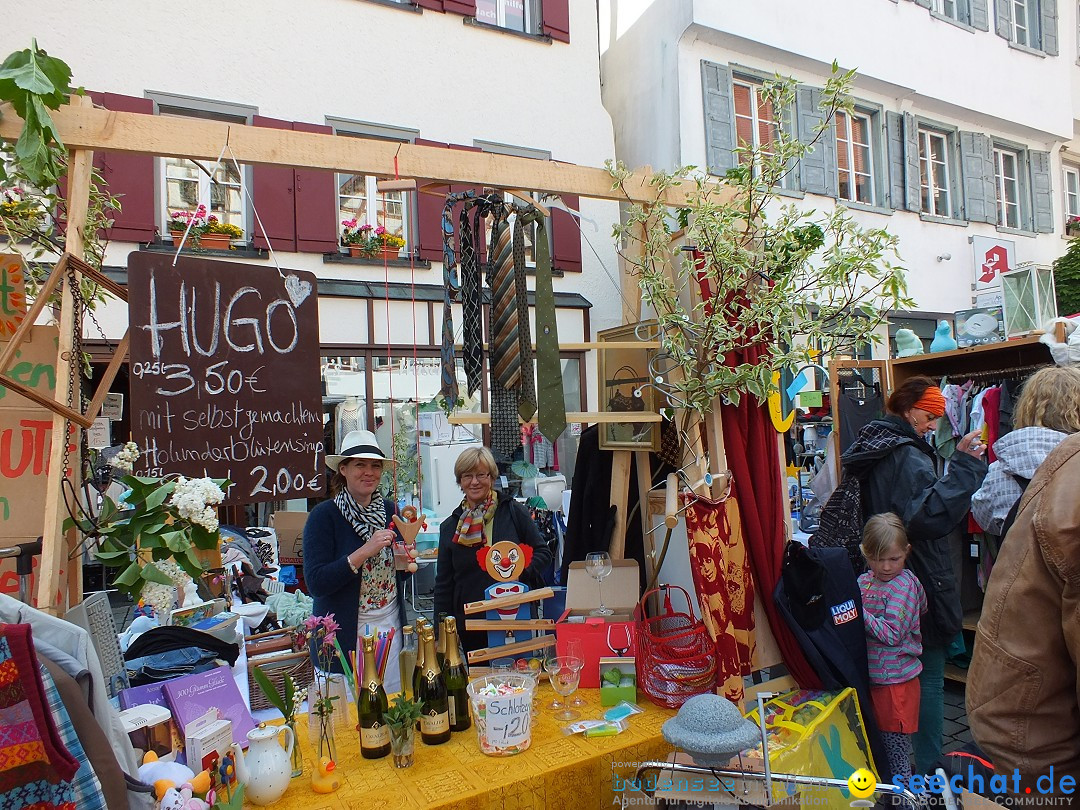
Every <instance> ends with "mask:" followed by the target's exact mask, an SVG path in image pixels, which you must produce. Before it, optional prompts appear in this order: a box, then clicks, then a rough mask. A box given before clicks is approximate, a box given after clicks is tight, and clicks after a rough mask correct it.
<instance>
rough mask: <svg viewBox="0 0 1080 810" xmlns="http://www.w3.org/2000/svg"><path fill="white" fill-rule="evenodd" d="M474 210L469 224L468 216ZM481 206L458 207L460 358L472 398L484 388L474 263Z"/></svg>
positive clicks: (470, 203) (481, 327) (477, 275)
mask: <svg viewBox="0 0 1080 810" xmlns="http://www.w3.org/2000/svg"><path fill="white" fill-rule="evenodd" d="M472 208H476V209H477V211H476V215H475V216H474V217H473V218H472V220H471V221H470V217H469V213H470V210H471V209H472ZM481 219H482V216H481V212H480V206H479V204H478V203H474V202H473V201H471V200H468V201H466V202H465V204H464V205H463V206H462V207H461V218H460V220H459V221H458V239H459V240H460V243H461V324H462V334H461V354H462V362H463V363H464V364H465V379H466V380H468V390H469V395H470V396H472V395H473V394H475V393H476V392H477V391H479V390H480V388H481V386H482V385H483V374H484V348H483V344H484V324H483V317H482V315H481V303H480V295H481V293H480V267H479V266H478V264H477V260H476V258H477V257H476V247H475V246H476V245H477V244H478V240H479V236H480V221H481Z"/></svg>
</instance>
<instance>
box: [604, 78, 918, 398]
mask: <svg viewBox="0 0 1080 810" xmlns="http://www.w3.org/2000/svg"><path fill="white" fill-rule="evenodd" d="M853 75H854V74H853V72H851V71H841V70H840V69H839V67H838V66H837V65H836V64H835V63H834V64H833V72H832V76H831V77H830V79H829V80H828V81H827V82H826V86H825V88H824V90H823V91H822V95H821V104H820V110H821V122H820V124H819V125H818V126H817V127H816V128H815V131H814V135H813V138H812V139H811V140H810V142H802V141H799V140H798V139H797V138H796V137H795V136H794V135H793V134H792V133H791V127H789V126H777V127H776V129H775V130H774V132H773V137H772V139H771V140H769V141H767V142H765V143H763V144H760V145H758V146H754V145H752V144H746V143H742V144H740V145H739V147H738V148H737V149H736V155H737V158H738V160H739V162H738V165H737V166H736V167H735V168H733V169H731V170H730V171H728V172H727V174H726V175H725V178H724V180H725V183H724V185H723V186H720V185H717V184H716V183H715V182H714V180H713V179H711V178H709V177H708V176H707V175H705V174H704V173H702V172H700V171H697V170H696V169H695V168H694V167H692V166H688V167H681V168H677V169H675V170H674V171H673V172H670V173H658V174H656V175H654V176H653V178H652V185H653V188H654V189H655V191H656V201H655V202H653V203H650V204H647V205H642V204H635V203H631V202H630V200H629V197H627V202H628V206H627V208H628V211H627V217H626V219H625V221H624V222H623V223H622V224H621V225H617V226H616V227H615V235H616V237H618V238H619V239H620V241H621V244H623V245H624V255H625V256H626V258H627V260H628V262H629V264H630V266H631V268H632V272H633V273H634V274H635V275H636V276H637V278H638V281H639V283H640V286H641V289H642V299H643V301H644V302H645V303H646V304H648V305H649V306H650V307H651V308H652V309H653V311H654V313H655V316H656V319H657V321H658V323H659V327H660V333H661V335H660V337H661V345H662V355H663V356H664V357H665V359H666V362H667V365H668V370H669V372H670V371H677V372H678V373H675V374H670V373H669V374H668V379H667V381H666V382H665V384H664V385H665V386H666V387H667V389H668V390H669V391H670V392H671V393H672V394H673V397H674V398H675V399H677V400H680V401H681V402H683V403H685V404H686V405H687V406H689V407H690V408H691V409H693V410H696V411H697V412H699V413H701V414H704V413H706V412H708V411H709V410H710V409H711V408H712V407H713V403H714V401H715V399H716V398H717V397H722V398H723V399H725V400H727V401H729V402H732V403H736V404H737V403H738V402H739V401H740V399H741V397H742V395H743V394H745V393H750V394H753V395H754V396H756V397H758V398H759V399H765V398H766V397H767V396H768V395H769V394H770V393H772V392H773V391H775V384H774V383H773V375H774V373H775V372H779V371H780V370H781V369H784V368H789V369H791V368H795V367H798V366H800V365H803V364H805V363H809V362H813V361H815V360H816V359H817V358H818V357H820V356H821V355H825V356H829V355H833V354H837V353H851V352H853V351H854V350H855V349H856V348H857V347H859V346H861V345H865V344H867V343H871V342H875V341H876V340H878V339H879V337H878V335H877V334H876V333H875V330H877V328H878V327H879V326H880V324H881V323H882V322H883V321H884V319H885V317H886V314H887V313H888V311H889V310H890V309H897V308H905V307H909V306H911V305H912V304H913V302H912V301H911V299H910V298H909V297H908V296H907V290H906V285H905V280H904V271H903V268H902V267H900V266H899V264H898V263H897V262H898V261H899V256H898V254H897V250H896V247H897V239H896V237H895V236H893V235H891V234H889V233H888V232H887V231H885V230H884V229H880V228H863V227H861V226H860V225H859V224H858V223H856V222H855V220H854V218H853V217H852V216H851V213H850V212H849V211H848V209H847V208H845V207H844V206H843V205H842V204H838V205H836V206H835V208H833V210H832V211H831V212H828V213H822V212H818V211H815V210H799V209H798V208H796V207H795V206H794V205H783V204H782V203H781V201H780V200H779V199H778V197H779V195H778V189H780V188H782V187H783V184H784V182H785V179H786V178H787V177H788V176H789V175H790V173H791V172H792V171H794V170H795V169H796V168H797V167H798V165H799V161H800V160H801V159H802V158H803V157H805V156H806V154H807V153H808V152H809V151H810V150H811V149H812V148H813V146H814V144H815V143H816V142H817V141H819V140H820V139H821V138H822V137H829V136H830V134H829V133H830V132H831V130H830V122H831V120H832V119H833V117H834V116H835V115H836V113H837V112H838V111H841V110H847V111H849V112H850V110H851V104H852V102H851V100H850V98H849V97H848V95H847V93H848V90H849V88H850V85H851V81H852V78H853ZM761 92H762V96H763V98H764V99H765V103H766V104H767V105H771V108H772V109H773V110H780V111H789V110H790V109H791V108H792V106H793V103H794V96H795V83H794V81H793V80H791V79H785V78H782V77H776V78H775V79H773V80H770V81H768V82H766V83H765V84H764V86H763V88H762V91H761ZM784 114H787V113H784ZM777 117H778V118H780V117H782V116H777ZM608 168H609V171H610V172H611V174H612V176H613V178H614V188H616V189H618V188H619V187H620V186H621V184H622V183H623V182H624V181H625V180H626V179H627V177H628V176H629V172H628V171H627V170H626V168H625V167H624V166H622V165H619V164H614V165H613V164H610V163H609V166H608ZM672 189H675V190H678V191H680V192H682V193H683V194H684V195H685V196H686V197H687V203H686V204H685V206H681V207H680V208H678V209H677V210H675V211H674V212H671V211H670V210H668V209H665V208H664V206H663V204H662V203H661V202H660V201H661V200H663V199H664V198H665V197H666V196H667V194H668V192H669V190H672ZM732 191H733V192H734V194H732V193H731V192H732ZM671 213H674V220H675V221H677V222H678V224H679V225H680V226H682V227H684V228H685V231H686V242H687V244H689V245H694V246H695V247H696V248H697V249H698V250H699V251H700V254H701V257H702V258H701V259H700V260H699V261H698V263H697V266H695V259H694V257H692V256H690V255H688V254H686V253H684V252H683V251H681V250H678V249H675V248H673V247H672V230H673V218H672V216H671V215H670V214H671ZM699 280H701V281H704V282H706V287H707V289H708V290H709V291H710V294H709V295H708V296H707V297H705V298H704V299H703V300H701V301H698V302H697V303H696V304H693V305H692V304H691V303H690V301H691V297H690V294H689V290H690V285H691V283H693V284H695V285H696V284H697V283H698V281H699Z"/></svg>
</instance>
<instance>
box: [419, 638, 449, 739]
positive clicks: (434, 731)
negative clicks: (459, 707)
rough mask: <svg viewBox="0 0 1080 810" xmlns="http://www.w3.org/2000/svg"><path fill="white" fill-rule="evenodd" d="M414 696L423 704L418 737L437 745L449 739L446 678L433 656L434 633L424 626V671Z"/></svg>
mask: <svg viewBox="0 0 1080 810" xmlns="http://www.w3.org/2000/svg"><path fill="white" fill-rule="evenodd" d="M421 675H422V677H421V678H420V688H419V689H417V691H416V696H417V698H418V699H419V700H421V701H422V702H423V704H424V711H423V714H421V715H420V739H422V740H423V741H424V743H425V744H427V745H439V744H441V743H444V742H446V741H447V740H449V739H450V712H449V708H448V705H447V700H446V680H445V679H444V678H443V674H442V670H440V669H439V662H438V659H437V658H436V657H435V633H434V632H433V631H432V629H431V628H430V627H425V628H424V671H423V673H421Z"/></svg>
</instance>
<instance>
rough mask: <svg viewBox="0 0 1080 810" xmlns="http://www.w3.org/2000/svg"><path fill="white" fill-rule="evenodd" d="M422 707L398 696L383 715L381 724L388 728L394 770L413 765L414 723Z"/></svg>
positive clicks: (419, 703) (417, 702) (414, 701)
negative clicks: (383, 723)
mask: <svg viewBox="0 0 1080 810" xmlns="http://www.w3.org/2000/svg"><path fill="white" fill-rule="evenodd" d="M423 707H424V704H423V702H422V701H419V700H415V699H414V698H407V697H405V696H404V695H403V694H399V695H398V696H397V697H396V698H394V702H393V704H392V705H391V706H390V708H389V709H387V710H386V711H385V712H384V713H383V722H385V723H386V725H387V726H389V727H390V752H391V753H392V754H393V755H394V767H395V768H408V767H409V766H410V765H412V764H413V751H414V749H415V746H416V721H417V720H419V719H420V710H421V709H423Z"/></svg>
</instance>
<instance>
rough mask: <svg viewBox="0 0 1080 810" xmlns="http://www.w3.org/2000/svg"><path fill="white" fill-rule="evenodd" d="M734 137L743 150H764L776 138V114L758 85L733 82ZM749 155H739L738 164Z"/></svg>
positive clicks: (744, 160)
mask: <svg viewBox="0 0 1080 810" xmlns="http://www.w3.org/2000/svg"><path fill="white" fill-rule="evenodd" d="M732 92H733V95H734V98H735V136H736V139H737V141H738V145H739V146H741V147H743V148H754V149H763V148H764V149H765V151H768V149H767V147H768V145H769V144H770V143H772V142H773V141H774V140H776V138H777V136H778V134H779V133H778V130H777V121H776V112H775V110H773V105H772V102H771V101H769V99H767V98H766V97H765V94H764V92H763V90H762V88H761V86H760V85H756V84H748V83H744V82H738V81H737V82H734V83H733V85H732ZM749 159H750V158H749V155H746V154H740V155H739V162H740V163H745V162H746V161H748V160H749Z"/></svg>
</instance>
